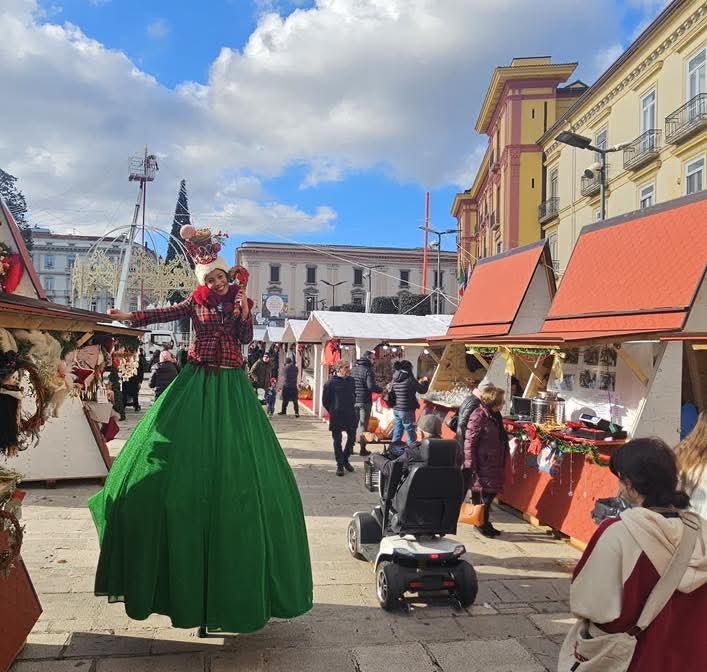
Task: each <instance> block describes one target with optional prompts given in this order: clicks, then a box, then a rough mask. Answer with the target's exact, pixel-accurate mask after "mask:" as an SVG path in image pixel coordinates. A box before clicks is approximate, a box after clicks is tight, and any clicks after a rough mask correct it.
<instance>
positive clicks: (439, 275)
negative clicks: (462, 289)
mask: <svg viewBox="0 0 707 672" xmlns="http://www.w3.org/2000/svg"><path fill="white" fill-rule="evenodd" d="M441 264H442V234H441V233H438V234H437V282H436V283H435V291H436V294H435V296H436V297H437V300H436V306H437V309H436V313H437V315H439V313H440V310H439V309H440V305H439V304H440V285H441V284H442V265H441Z"/></svg>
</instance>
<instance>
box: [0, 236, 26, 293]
mask: <svg viewBox="0 0 707 672" xmlns="http://www.w3.org/2000/svg"><path fill="white" fill-rule="evenodd" d="M23 272H24V265H23V264H22V257H20V255H19V254H13V252H12V250H11V249H10V248H9V247H8V246H7V245H6V244H5V243H0V290H2V291H3V292H5V293H6V294H12V293H13V292H14V291H15V290H16V289H17V286H18V285H19V284H20V280H21V279H22V274H23Z"/></svg>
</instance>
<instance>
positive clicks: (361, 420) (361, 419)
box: [356, 402, 373, 438]
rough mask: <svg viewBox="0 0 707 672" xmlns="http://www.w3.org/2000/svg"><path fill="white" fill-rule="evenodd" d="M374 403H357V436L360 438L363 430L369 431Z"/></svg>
mask: <svg viewBox="0 0 707 672" xmlns="http://www.w3.org/2000/svg"><path fill="white" fill-rule="evenodd" d="M372 407H373V404H372V403H371V402H368V403H367V404H356V413H357V414H358V427H357V428H356V436H358V437H359V438H360V436H361V434H363V432H367V431H368V422H369V420H370V419H371V408H372Z"/></svg>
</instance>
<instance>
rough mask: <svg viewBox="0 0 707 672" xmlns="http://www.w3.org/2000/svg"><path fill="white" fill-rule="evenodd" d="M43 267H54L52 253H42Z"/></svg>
mask: <svg viewBox="0 0 707 672" xmlns="http://www.w3.org/2000/svg"><path fill="white" fill-rule="evenodd" d="M44 268H54V255H53V254H45V255H44Z"/></svg>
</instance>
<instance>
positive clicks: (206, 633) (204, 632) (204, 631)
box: [198, 625, 209, 639]
mask: <svg viewBox="0 0 707 672" xmlns="http://www.w3.org/2000/svg"><path fill="white" fill-rule="evenodd" d="M208 636H209V631H208V629H207V628H206V626H205V625H200V626H199V632H198V637H199V639H204V638H205V637H208Z"/></svg>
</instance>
